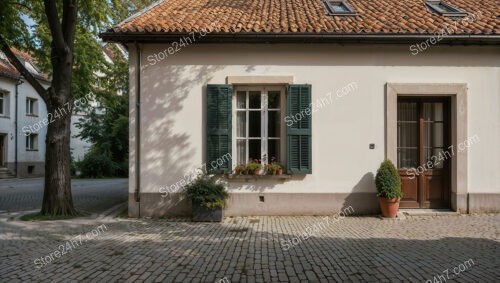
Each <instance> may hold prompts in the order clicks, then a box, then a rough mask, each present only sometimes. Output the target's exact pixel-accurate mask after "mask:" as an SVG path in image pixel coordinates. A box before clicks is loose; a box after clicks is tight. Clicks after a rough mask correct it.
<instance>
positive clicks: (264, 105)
mask: <svg viewBox="0 0 500 283" xmlns="http://www.w3.org/2000/svg"><path fill="white" fill-rule="evenodd" d="M240 91H245V92H247V95H246V108H245V109H243V108H237V106H238V105H237V93H238V92H240ZM249 91H260V92H261V108H260V110H259V111H260V112H261V119H260V123H261V136H260V138H255V137H254V138H251V137H249V136H248V133H249V128H248V126H249V123H248V122H249V110H253V111H256V110H257V109H250V108H249V106H250V105H249V95H248V92H249ZM270 91H279V92H280V109H279V111H280V136H279V138H274V137H271V138H269V133H268V130H269V129H268V123H269V119H268V117H269V115H268V113H269V108H268V93H269V92H270ZM286 105H287V103H286V87H285V86H283V85H265V86H264V85H262V86H260V85H253V86H248V85H238V86H235V87H234V90H233V95H232V109H233V110H232V113H231V115H232V129H233V131H232V149H233V150H232V154H233V156H234V158H232V160H233V164H232V165H233V168H234V167H235V166H236V165H238V150H237V141H238V140H247V143H246V159H247V160H245V164H246V163H247V162H248V159H249V156H248V155H249V154H248V153H249V146H248V140H251V139H260V140H261V144H260V147H261V149H260V152H261V157H260V160H261V164H262V165H265V164H268V162H269V161H270V160H269V156H268V145H267V142H263V141H264V140H268V139H275V140H280V143H279V144H280V150H279V151H280V160H278V161H279V162H280V163H281V164H286V148H285V146H286V124H285V123H284V120H285V116H286ZM238 110H240V111H242V110H244V111H245V112H246V113H247V116H246V130H245V131H246V133H247V137H245V138H239V137H237V117H238V115H237V113H238Z"/></svg>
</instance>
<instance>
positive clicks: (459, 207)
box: [385, 83, 468, 212]
mask: <svg viewBox="0 0 500 283" xmlns="http://www.w3.org/2000/svg"><path fill="white" fill-rule="evenodd" d="M404 96H449V97H451V143H452V145H453V147H454V148H455V155H454V156H453V157H452V165H451V208H452V209H453V210H454V211H459V212H468V211H467V210H468V197H467V196H468V191H467V154H468V150H467V149H465V150H462V151H457V145H458V144H459V143H461V142H463V141H465V140H467V138H468V136H467V84H466V83H387V86H386V101H385V107H386V124H385V130H386V139H385V150H386V152H385V153H386V157H387V158H388V159H390V160H391V161H392V162H394V163H396V162H397V99H398V97H404Z"/></svg>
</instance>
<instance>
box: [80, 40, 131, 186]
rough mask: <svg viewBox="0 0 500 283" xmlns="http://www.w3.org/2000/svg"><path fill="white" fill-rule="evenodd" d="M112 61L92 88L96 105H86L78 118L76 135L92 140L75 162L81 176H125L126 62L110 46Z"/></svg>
mask: <svg viewBox="0 0 500 283" xmlns="http://www.w3.org/2000/svg"><path fill="white" fill-rule="evenodd" d="M111 48H112V50H113V54H115V55H114V62H113V64H110V63H107V66H108V69H106V70H105V73H104V75H103V77H101V79H100V86H101V87H100V88H99V90H96V94H97V95H96V97H97V102H98V104H99V107H92V106H89V107H87V108H86V112H87V113H88V116H87V117H86V118H82V119H80V121H79V123H78V124H77V127H79V128H80V129H81V132H80V134H79V137H81V138H83V139H85V140H88V141H89V142H91V143H92V149H91V150H90V152H89V153H88V154H87V155H86V156H85V158H84V160H82V161H81V162H79V163H78V164H79V166H78V167H79V168H80V170H81V173H82V176H83V177H110V176H119V177H126V176H128V109H129V107H128V101H129V100H128V97H129V95H128V63H127V61H126V58H125V57H124V56H123V55H122V54H121V53H120V51H119V50H118V48H116V46H113V45H111Z"/></svg>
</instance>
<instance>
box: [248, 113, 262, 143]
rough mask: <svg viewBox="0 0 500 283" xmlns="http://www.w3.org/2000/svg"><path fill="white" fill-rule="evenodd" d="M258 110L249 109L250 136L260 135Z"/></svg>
mask: <svg viewBox="0 0 500 283" xmlns="http://www.w3.org/2000/svg"><path fill="white" fill-rule="evenodd" d="M260 115H261V112H260V111H249V115H248V116H249V118H248V120H249V121H248V134H249V136H250V137H260V133H261V131H260Z"/></svg>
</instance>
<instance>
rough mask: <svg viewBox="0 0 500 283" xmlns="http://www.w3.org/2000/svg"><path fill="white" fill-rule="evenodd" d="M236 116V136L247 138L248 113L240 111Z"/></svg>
mask: <svg viewBox="0 0 500 283" xmlns="http://www.w3.org/2000/svg"><path fill="white" fill-rule="evenodd" d="M236 115H237V116H236V136H237V137H240V138H244V137H246V130H247V113H246V112H245V111H238V112H237V114H236Z"/></svg>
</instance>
